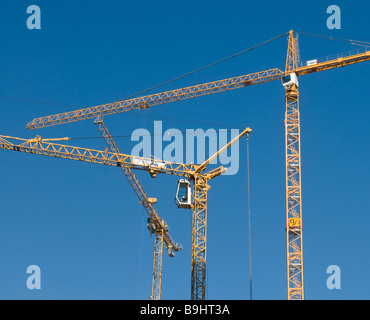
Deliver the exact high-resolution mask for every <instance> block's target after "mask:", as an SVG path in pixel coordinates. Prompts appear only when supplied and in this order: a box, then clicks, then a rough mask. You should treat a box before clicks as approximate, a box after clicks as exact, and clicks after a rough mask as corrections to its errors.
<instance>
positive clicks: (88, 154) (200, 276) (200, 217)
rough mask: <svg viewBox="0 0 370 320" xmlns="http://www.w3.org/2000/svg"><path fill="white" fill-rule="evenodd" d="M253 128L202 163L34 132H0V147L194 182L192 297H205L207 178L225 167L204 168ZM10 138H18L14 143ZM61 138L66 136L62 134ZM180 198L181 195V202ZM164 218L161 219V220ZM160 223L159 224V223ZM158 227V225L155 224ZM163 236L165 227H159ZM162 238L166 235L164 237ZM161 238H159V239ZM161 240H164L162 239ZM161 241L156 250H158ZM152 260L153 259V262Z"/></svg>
mask: <svg viewBox="0 0 370 320" xmlns="http://www.w3.org/2000/svg"><path fill="white" fill-rule="evenodd" d="M251 131H252V130H251V129H250V128H246V129H245V130H244V131H242V132H241V133H240V134H239V135H238V136H237V137H235V138H234V139H232V140H231V141H230V142H229V143H228V144H226V145H225V146H224V147H222V148H221V149H220V150H219V151H217V152H216V153H215V154H214V155H212V156H211V157H210V158H209V159H208V160H206V161H205V162H204V163H202V164H201V165H197V164H183V163H177V162H176V163H174V162H170V161H163V160H158V159H150V158H144V157H136V156H131V155H126V154H122V153H115V152H108V151H107V150H106V151H101V150H93V149H87V148H80V147H75V146H69V145H62V144H56V143H54V142H50V141H56V140H60V139H42V138H41V137H40V136H36V138H34V139H22V138H17V137H11V136H2V135H0V149H5V150H12V151H19V152H26V153H31V154H39V155H44V156H51V157H58V158H64V159H71V160H78V161H85V162H90V163H96V164H104V165H109V166H114V167H117V166H118V167H121V168H122V167H125V168H129V169H131V170H132V169H135V170H145V171H148V172H149V173H150V175H151V176H152V177H153V178H154V177H156V176H157V175H158V174H160V173H164V174H170V175H176V176H181V177H184V178H186V180H190V181H192V183H193V201H192V203H191V204H190V206H189V207H190V208H191V209H192V211H193V215H192V264H191V299H192V300H200V299H201V300H204V299H205V293H206V291H205V289H206V284H205V282H206V248H207V246H206V243H207V192H208V190H209V189H210V186H209V184H208V181H210V180H211V179H213V178H215V177H218V176H219V175H221V174H222V173H224V172H225V171H226V168H223V167H222V166H220V167H218V168H216V169H213V170H209V171H205V170H206V168H207V166H208V165H209V164H210V162H211V161H212V160H214V159H216V158H217V157H218V156H219V155H220V154H221V153H222V152H224V151H225V150H226V149H227V148H229V147H230V146H231V145H232V144H233V143H235V142H236V141H237V140H239V139H240V138H241V137H242V136H244V135H247V138H248V137H249V134H250V132H251ZM9 140H15V141H21V143H18V144H16V143H14V142H11V141H9ZM62 140H63V141H66V140H68V138H62ZM185 192H186V193H187V197H188V198H190V196H191V195H190V190H189V189H186V190H185ZM181 202H182V199H180V203H181ZM158 221H159V219H158V220H157V221H156V222H157V223H158ZM162 221H163V220H162ZM160 227H161V226H160ZM155 228H157V227H155ZM160 230H162V231H161V234H160V236H158V237H162V235H163V234H164V231H165V230H166V228H163V225H162V228H160ZM163 238H164V239H165V237H163ZM159 241H160V240H159ZM162 243H163V242H162ZM161 246H163V244H161V245H160V246H158V248H156V249H158V250H161V249H162V248H161ZM154 264H155V263H154Z"/></svg>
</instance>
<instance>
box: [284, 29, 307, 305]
mask: <svg viewBox="0 0 370 320" xmlns="http://www.w3.org/2000/svg"><path fill="white" fill-rule="evenodd" d="M297 45H298V38H296V37H294V33H293V31H290V32H289V37H288V52H287V60H286V68H285V73H286V75H287V76H289V74H290V73H292V72H294V70H295V69H296V67H297V63H298V57H297V50H296V46H297ZM292 77H293V75H292ZM285 106H286V109H285V172H286V237H287V239H286V247H287V248H286V250H287V288H288V290H287V292H288V300H293V299H294V300H303V298H304V295H303V248H302V190H301V143H300V115H299V92H298V80H297V81H296V83H294V82H293V83H292V84H291V85H290V86H289V87H287V88H286V90H285Z"/></svg>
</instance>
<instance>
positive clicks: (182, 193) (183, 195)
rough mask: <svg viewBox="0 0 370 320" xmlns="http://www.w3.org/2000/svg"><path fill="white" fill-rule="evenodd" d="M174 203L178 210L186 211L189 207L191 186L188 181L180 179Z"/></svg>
mask: <svg viewBox="0 0 370 320" xmlns="http://www.w3.org/2000/svg"><path fill="white" fill-rule="evenodd" d="M175 203H176V205H177V207H178V208H184V209H188V208H190V207H191V184H190V181H189V180H186V179H180V180H179V181H178V182H177V190H176V197H175Z"/></svg>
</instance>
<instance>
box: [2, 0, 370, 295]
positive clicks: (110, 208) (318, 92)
mask: <svg viewBox="0 0 370 320" xmlns="http://www.w3.org/2000/svg"><path fill="white" fill-rule="evenodd" d="M31 4H36V5H39V6H40V8H41V19H42V22H41V24H42V25H41V26H42V29H41V30H28V29H27V27H26V19H27V17H28V16H27V14H26V8H27V7H28V6H29V5H31ZM331 4H336V5H338V6H340V8H341V11H342V29H341V30H329V29H328V28H327V27H326V19H327V18H328V16H329V15H328V14H326V8H327V7H328V6H329V5H331ZM369 11H370V4H369V2H368V1H357V2H356V5H353V2H350V1H335V3H332V1H329V2H328V1H317V0H315V1H304V2H303V1H299V2H296V3H294V4H288V3H284V2H276V1H260V2H258V1H256V2H255V1H253V2H250V1H228V2H225V1H185V2H180V3H177V2H174V1H156V2H153V1H140V2H134V1H111V0H108V1H104V2H101V1H70V0H65V1H41V0H38V1H35V2H34V1H23V0H22V1H16V2H15V1H10V0H5V1H3V2H2V15H1V19H0V30H1V31H0V40H1V50H0V70H1V76H0V88H1V89H0V110H1V117H0V127H1V134H5V135H13V136H18V137H29V138H31V137H34V136H35V135H36V134H37V135H41V136H43V137H62V136H69V137H87V136H98V132H97V130H96V128H95V126H94V124H93V121H92V120H88V121H83V122H79V123H72V124H68V125H63V126H56V127H51V128H45V129H39V130H35V131H29V130H27V129H26V128H25V125H26V123H28V122H29V121H31V120H32V119H33V118H34V117H36V116H42V115H49V114H54V113H58V112H63V111H69V110H71V109H72V110H73V109H74V108H77V106H81V107H89V106H94V105H99V104H103V103H107V102H112V101H116V100H119V99H122V98H124V97H126V96H129V95H131V94H133V93H136V92H138V91H141V90H144V89H146V88H149V87H152V86H154V85H156V84H158V83H161V82H164V81H167V80H169V79H172V78H174V77H177V76H179V75H182V74H184V73H187V72H189V71H192V70H194V69H197V68H199V67H202V66H204V65H207V64H209V63H212V62H214V61H217V60H219V59H222V58H224V57H227V56H229V55H231V54H233V53H236V52H239V51H241V50H244V49H246V48H248V47H251V46H253V45H256V44H259V43H261V42H263V41H265V40H268V39H270V38H273V37H275V36H277V35H280V34H282V33H284V32H287V31H289V30H290V29H295V30H298V31H301V32H307V33H313V34H321V35H327V36H334V37H344V38H351V39H356V40H363V41H370V32H369V31H370V21H369V19H368V12H369ZM286 45H287V41H286V39H285V38H280V39H279V40H276V41H274V42H272V43H269V44H267V45H265V46H263V47H261V48H258V49H256V50H254V51H252V52H250V53H247V54H244V55H241V56H239V57H237V58H235V59H231V60H229V61H227V62H225V63H222V64H219V65H217V66H215V67H213V68H210V69H207V70H205V71H202V72H199V73H197V74H195V75H192V76H190V77H187V78H184V79H181V80H179V81H177V82H175V83H172V84H170V85H167V86H165V87H163V88H161V89H160V90H161V91H162V89H163V90H167V89H172V88H177V87H184V86H188V85H193V84H197V83H202V82H207V81H213V80H217V79H222V78H226V77H232V76H236V75H242V74H247V73H251V72H256V71H260V70H266V69H269V68H274V67H278V68H280V69H282V70H283V69H284V65H285V55H286ZM352 49H355V47H354V46H350V45H348V44H345V43H339V42H334V41H328V40H324V39H319V38H311V37H307V36H303V35H302V36H301V37H300V50H301V57H302V60H309V59H314V58H316V57H321V56H326V55H330V54H335V53H338V52H344V51H348V50H352ZM369 74H370V63H367V62H365V63H361V64H357V65H353V66H349V67H346V68H340V69H335V70H330V71H326V72H321V73H318V74H313V75H308V76H303V77H301V78H300V79H299V80H300V98H301V99H300V108H301V130H302V133H301V141H302V169H303V173H302V189H303V195H302V199H303V200H302V201H303V220H304V230H303V237H304V239H303V249H304V275H305V278H304V282H305V297H306V299H369V298H370V289H369V288H370V276H369V270H370V256H369V247H370V239H369V231H368V230H369V227H370V218H369V209H370V206H369V160H370V159H369V138H368V137H369V130H368V123H369V114H370V113H369V108H368V101H369V99H368V98H369V93H368V92H369V88H368V85H369V79H370V78H369ZM6 97H16V98H21V100H16V99H10V98H6ZM22 99H23V100H22ZM28 99H31V100H41V101H49V102H50V103H46V104H40V103H33V102H32V101H30V100H28ZM284 111H285V103H284V90H283V88H282V86H281V84H280V83H279V81H275V82H271V83H266V84H262V85H257V86H253V87H248V88H245V89H239V90H234V91H231V92H227V93H222V94H214V95H210V96H206V97H202V98H198V99H191V100H187V101H182V102H177V103H172V104H166V105H162V106H157V107H153V108H152V109H151V110H150V111H148V112H132V113H124V114H118V115H112V116H109V117H106V118H105V122H106V124H107V126H108V127H109V129H110V131H111V133H112V135H130V134H131V133H132V132H133V131H134V130H135V129H137V128H146V129H148V130H149V131H151V132H153V121H154V120H162V121H163V129H164V130H167V129H170V128H177V129H179V130H185V129H197V128H202V129H204V130H206V129H208V128H215V129H221V128H230V127H231V128H239V127H246V126H249V127H251V128H252V129H253V133H252V135H251V138H250V148H251V149H250V158H251V163H250V168H251V207H252V259H253V297H254V298H255V299H286V243H285V230H284V226H285V171H284V170H285V169H284ZM181 119H185V120H192V121H193V122H192V121H181ZM194 120H196V121H204V122H208V123H209V124H205V123H197V122H194ZM212 123H219V124H220V125H218V126H216V125H213V124H212ZM226 125H228V126H226ZM72 143H73V144H75V145H79V146H86V147H93V148H99V149H103V148H104V142H103V141H102V140H101V139H91V140H82V139H81V140H72V141H71V144H72ZM117 143H118V145H119V147H120V149H121V151H122V152H130V150H131V149H132V147H133V146H134V143H133V142H131V141H130V139H129V138H121V139H117ZM240 148H241V149H240V170H239V173H238V174H237V175H235V176H225V177H219V178H217V179H215V180H213V181H211V183H210V184H211V189H210V191H209V196H208V251H207V298H208V299H249V268H248V220H247V206H246V199H247V197H246V196H247V183H246V182H247V173H246V143H245V140H244V139H243V141H242V142H241V144H240ZM0 175H1V198H0V199H1V207H0V208H1V210H0V212H1V214H0V256H1V263H0V298H1V299H149V297H150V293H151V278H152V262H153V242H154V239H153V237H152V238H149V236H148V231H147V229H146V226H145V219H146V213H145V212H144V211H143V209H142V208H141V207H140V204H139V203H138V201H137V198H136V196H135V194H134V192H133V191H132V190H131V189H130V186H129V184H128V182H127V181H126V180H125V178H124V176H123V175H122V173H121V172H120V170H119V169H118V168H110V167H104V166H98V165H93V164H87V163H79V162H72V161H69V160H63V159H55V158H50V157H41V156H33V155H28V154H22V153H14V152H7V151H0ZM138 177H139V179H140V181H141V182H142V184H143V186H144V189H145V190H146V192H147V194H148V195H149V196H152V197H157V198H158V203H157V204H156V208H157V210H158V212H159V214H160V215H161V216H162V217H163V218H164V219H165V220H166V221H167V222H168V224H169V225H170V231H171V234H172V235H173V237H174V239H175V240H176V241H179V242H181V243H182V244H183V246H184V250H183V252H181V253H178V254H177V255H176V257H175V258H169V257H168V256H167V255H165V256H164V262H163V286H162V298H163V299H189V298H190V273H191V269H190V267H191V212H190V210H179V209H177V208H176V206H175V204H174V202H173V198H174V192H175V187H176V182H177V178H176V177H172V176H159V177H157V178H156V179H155V180H153V179H151V178H150V177H149V175H148V174H146V173H145V172H139V173H138ZM33 264H35V265H38V266H39V267H40V268H41V273H42V277H41V286H42V288H41V290H29V289H27V287H26V280H27V276H28V275H27V274H26V269H27V266H29V265H33ZM330 265H338V266H339V267H340V268H341V272H342V279H341V280H342V281H341V285H342V288H341V289H340V290H329V289H328V288H327V287H326V279H327V278H328V276H329V275H328V274H326V269H327V267H328V266H330Z"/></svg>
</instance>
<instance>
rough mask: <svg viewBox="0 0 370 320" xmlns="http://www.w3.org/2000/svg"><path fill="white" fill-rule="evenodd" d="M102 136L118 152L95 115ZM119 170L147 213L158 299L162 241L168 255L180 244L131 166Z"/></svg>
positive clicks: (100, 120)
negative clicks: (152, 239) (174, 240)
mask: <svg viewBox="0 0 370 320" xmlns="http://www.w3.org/2000/svg"><path fill="white" fill-rule="evenodd" d="M94 123H95V125H96V127H97V129H98V130H99V132H100V134H101V136H102V138H103V139H104V141H105V143H106V145H107V147H108V149H109V151H110V152H114V153H120V151H119V149H118V146H117V144H116V143H115V141H114V140H113V137H112V136H111V134H110V133H109V131H108V128H107V126H106V125H105V123H104V122H103V118H102V117H97V118H96V119H95V121H94ZM120 167H121V170H122V172H123V174H124V175H125V177H126V178H127V180H128V182H129V183H130V185H131V187H132V188H133V189H134V191H135V194H136V195H137V197H138V199H139V202H140V203H141V204H142V206H143V207H144V209H145V211H146V212H147V213H148V215H149V218H148V223H147V225H148V229H149V232H150V235H151V234H152V233H153V232H154V258H153V277H152V294H151V296H150V297H151V299H152V300H160V299H161V294H162V267H163V243H164V245H165V246H166V249H167V253H168V255H169V256H170V257H174V256H175V252H176V251H180V250H182V246H181V245H179V244H178V243H176V244H175V243H174V242H173V241H172V239H171V237H170V235H169V232H168V225H167V224H166V223H165V221H164V220H163V219H162V218H160V217H159V215H158V213H157V211H156V209H155V208H154V203H155V202H156V199H155V198H149V197H148V196H147V195H146V193H145V192H144V189H143V187H142V186H141V184H140V182H139V180H138V178H137V177H136V175H135V173H134V172H133V171H132V170H131V168H129V167H126V166H123V165H121V166H120Z"/></svg>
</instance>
